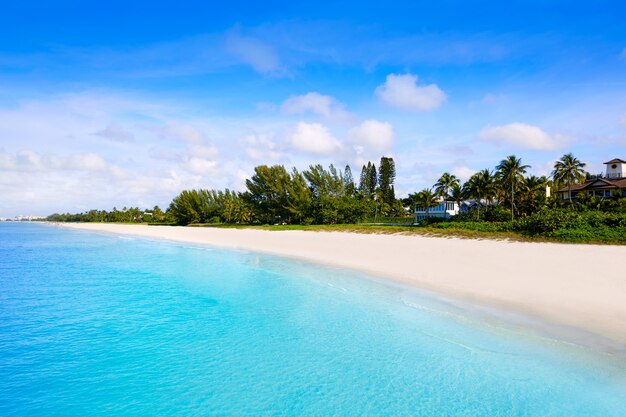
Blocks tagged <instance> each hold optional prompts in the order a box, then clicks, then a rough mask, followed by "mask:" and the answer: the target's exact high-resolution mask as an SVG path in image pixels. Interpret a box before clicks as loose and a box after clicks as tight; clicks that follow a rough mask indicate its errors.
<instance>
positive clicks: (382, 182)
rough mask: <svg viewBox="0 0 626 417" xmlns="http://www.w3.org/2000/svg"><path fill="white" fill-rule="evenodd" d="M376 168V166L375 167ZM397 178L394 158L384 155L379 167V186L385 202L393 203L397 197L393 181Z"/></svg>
mask: <svg viewBox="0 0 626 417" xmlns="http://www.w3.org/2000/svg"><path fill="white" fill-rule="evenodd" d="M374 169H375V168H374ZM395 179H396V164H395V162H393V158H389V157H386V156H383V157H382V158H380V165H379V167H378V188H379V190H380V195H381V197H382V200H383V203H386V204H389V205H391V204H392V203H393V201H394V200H395V199H396V196H395V195H394V193H395V192H394V188H393V183H394V181H395Z"/></svg>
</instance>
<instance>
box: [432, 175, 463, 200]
mask: <svg viewBox="0 0 626 417" xmlns="http://www.w3.org/2000/svg"><path fill="white" fill-rule="evenodd" d="M459 183H460V181H459V179H458V178H457V177H456V175H454V174H450V173H449V172H444V173H443V174H442V175H441V177H439V180H438V181H437V182H436V183H435V191H436V192H437V193H438V194H439V195H440V196H442V197H447V196H448V194H449V192H450V189H451V188H452V187H453V186H454V185H455V184H456V185H459Z"/></svg>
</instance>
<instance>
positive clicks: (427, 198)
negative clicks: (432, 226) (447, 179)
mask: <svg viewBox="0 0 626 417" xmlns="http://www.w3.org/2000/svg"><path fill="white" fill-rule="evenodd" d="M417 203H418V204H420V205H421V207H424V209H425V210H426V218H428V216H429V211H430V208H431V207H437V205H438V204H439V195H438V194H437V193H436V192H433V190H432V189H431V188H424V189H423V190H422V191H420V192H419V193H417Z"/></svg>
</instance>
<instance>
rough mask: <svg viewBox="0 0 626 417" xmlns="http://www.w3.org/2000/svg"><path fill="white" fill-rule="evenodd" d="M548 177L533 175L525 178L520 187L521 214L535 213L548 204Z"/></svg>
mask: <svg viewBox="0 0 626 417" xmlns="http://www.w3.org/2000/svg"><path fill="white" fill-rule="evenodd" d="M547 184H548V179H547V178H546V177H537V176H535V175H531V176H529V177H526V178H524V181H523V182H522V184H521V186H520V193H519V194H520V196H519V202H520V208H519V210H520V211H521V212H523V211H526V212H534V211H537V210H539V208H541V207H542V206H543V205H545V204H546V185H547Z"/></svg>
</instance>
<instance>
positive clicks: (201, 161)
mask: <svg viewBox="0 0 626 417" xmlns="http://www.w3.org/2000/svg"><path fill="white" fill-rule="evenodd" d="M183 168H185V169H186V170H187V171H189V172H191V173H193V174H198V175H208V176H211V175H215V174H216V173H217V171H218V170H217V162H215V161H211V160H208V159H205V158H196V157H192V158H189V159H188V160H187V161H186V162H185V163H183Z"/></svg>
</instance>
